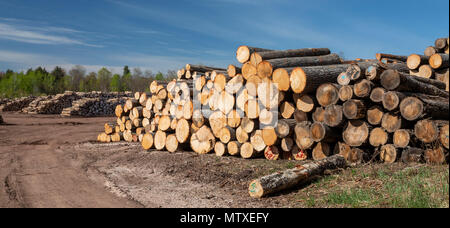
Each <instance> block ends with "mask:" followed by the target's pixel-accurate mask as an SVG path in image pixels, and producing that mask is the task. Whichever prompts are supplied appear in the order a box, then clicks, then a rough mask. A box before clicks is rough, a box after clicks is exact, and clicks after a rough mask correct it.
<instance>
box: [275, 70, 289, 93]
mask: <svg viewBox="0 0 450 228" xmlns="http://www.w3.org/2000/svg"><path fill="white" fill-rule="evenodd" d="M289 80H290V77H289V72H288V71H287V70H286V69H284V68H278V69H276V70H275V71H274V72H273V74H272V81H273V83H275V84H276V85H277V86H278V89H279V90H280V91H288V90H289V88H290V82H289Z"/></svg>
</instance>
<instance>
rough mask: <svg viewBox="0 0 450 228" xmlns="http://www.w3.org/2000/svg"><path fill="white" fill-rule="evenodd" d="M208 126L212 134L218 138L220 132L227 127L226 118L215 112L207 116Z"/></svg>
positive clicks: (219, 112) (221, 113)
mask: <svg viewBox="0 0 450 228" xmlns="http://www.w3.org/2000/svg"><path fill="white" fill-rule="evenodd" d="M209 125H210V127H211V130H212V132H213V134H214V135H215V136H218V135H219V132H220V130H221V129H222V128H224V127H226V126H227V116H226V115H225V114H223V112H221V111H216V112H214V113H212V114H211V115H210V116H209Z"/></svg>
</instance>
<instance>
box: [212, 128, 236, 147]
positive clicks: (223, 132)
mask: <svg viewBox="0 0 450 228" xmlns="http://www.w3.org/2000/svg"><path fill="white" fill-rule="evenodd" d="M216 137H218V138H219V139H220V141H221V142H223V143H224V144H227V143H228V142H230V141H234V140H236V130H234V129H233V128H231V127H229V126H226V127H224V128H222V129H220V131H219V133H218V135H216Z"/></svg>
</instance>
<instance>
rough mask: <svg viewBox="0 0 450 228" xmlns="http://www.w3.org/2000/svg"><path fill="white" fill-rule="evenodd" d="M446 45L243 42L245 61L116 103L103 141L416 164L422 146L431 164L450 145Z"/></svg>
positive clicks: (189, 74) (198, 70)
mask: <svg viewBox="0 0 450 228" xmlns="http://www.w3.org/2000/svg"><path fill="white" fill-rule="evenodd" d="M445 41H446V40H445ZM446 45H447V46H448V44H446ZM443 46H444V47H443ZM447 46H445V45H443V44H442V40H440V41H439V42H438V41H436V45H435V46H434V48H427V50H426V51H425V55H410V56H404V55H392V54H385V53H379V54H377V55H376V56H375V57H376V59H375V60H360V59H357V60H351V61H344V60H342V59H341V58H340V57H339V56H338V55H337V54H333V53H331V51H330V50H329V49H327V48H305V49H293V50H272V49H265V48H256V47H249V46H240V47H239V48H238V50H237V52H236V59H237V60H238V62H240V63H242V66H235V65H229V66H228V67H227V69H222V68H216V67H207V66H201V65H190V64H187V65H186V66H185V67H184V68H183V69H181V70H179V71H178V79H177V80H173V81H171V82H169V83H167V84H166V85H161V84H159V83H158V82H152V83H151V85H150V93H136V94H135V96H134V98H132V99H129V100H127V101H126V102H125V104H124V105H117V106H116V108H115V115H116V117H117V121H116V122H117V123H116V124H115V125H117V126H114V125H110V126H109V127H106V128H105V131H104V132H103V133H102V134H101V135H99V140H100V141H104V142H109V141H115V140H117V139H119V138H120V139H122V140H125V141H129V142H133V141H140V142H141V144H142V146H143V148H144V149H145V150H148V149H152V148H155V149H157V150H167V151H170V152H175V151H181V150H192V151H195V152H196V153H198V154H207V153H213V152H214V153H215V155H216V156H241V157H242V158H245V159H249V158H266V159H268V160H279V159H293V160H305V159H313V160H322V159H325V158H327V157H330V156H332V155H334V154H340V155H342V156H343V157H344V158H345V159H346V160H347V162H348V163H354V164H359V163H361V162H366V161H369V160H373V158H374V157H376V158H378V160H379V161H381V162H385V163H392V162H395V161H400V160H402V161H412V160H415V159H413V158H414V156H416V154H417V153H418V152H417V151H421V150H415V149H414V150H413V149H411V148H422V149H423V153H424V154H422V155H421V156H422V157H423V158H425V159H424V160H426V161H428V162H431V163H440V162H442V156H441V155H442V153H446V152H447V150H448V118H447V117H446V116H448V112H449V104H448V99H449V94H448V66H449V64H448V54H445V53H443V52H445V51H442V50H445V49H446V48H447ZM446 90H447V91H446ZM111 129H113V130H111ZM333 146H334V147H333ZM404 151H405V154H406V153H409V155H404V156H403V155H402V153H403V152H404Z"/></svg>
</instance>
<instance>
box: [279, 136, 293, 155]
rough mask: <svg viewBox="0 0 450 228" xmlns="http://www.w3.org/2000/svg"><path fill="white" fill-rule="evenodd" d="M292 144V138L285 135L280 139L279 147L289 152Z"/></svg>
mask: <svg viewBox="0 0 450 228" xmlns="http://www.w3.org/2000/svg"><path fill="white" fill-rule="evenodd" d="M293 146H294V140H292V138H289V137H286V138H283V139H281V143H280V147H281V149H282V150H283V151H285V152H291V151H292V148H293Z"/></svg>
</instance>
